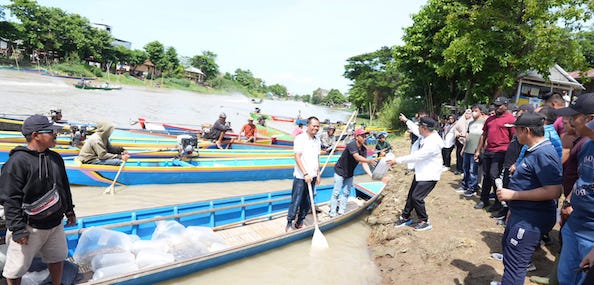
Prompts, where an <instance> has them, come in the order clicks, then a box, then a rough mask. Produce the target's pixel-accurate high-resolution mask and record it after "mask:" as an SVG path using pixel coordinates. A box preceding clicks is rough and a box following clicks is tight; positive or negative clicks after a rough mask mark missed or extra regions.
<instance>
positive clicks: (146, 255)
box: [136, 249, 175, 268]
mask: <svg viewBox="0 0 594 285" xmlns="http://www.w3.org/2000/svg"><path fill="white" fill-rule="evenodd" d="M174 261H175V257H173V254H170V253H164V252H159V251H153V250H151V249H145V250H142V251H140V252H139V253H138V254H136V264H137V265H138V267H140V268H145V267H151V266H157V265H162V264H167V263H172V262H174Z"/></svg>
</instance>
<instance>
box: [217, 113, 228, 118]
mask: <svg viewBox="0 0 594 285" xmlns="http://www.w3.org/2000/svg"><path fill="white" fill-rule="evenodd" d="M219 118H227V115H225V113H220V114H219Z"/></svg>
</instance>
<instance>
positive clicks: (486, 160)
mask: <svg viewBox="0 0 594 285" xmlns="http://www.w3.org/2000/svg"><path fill="white" fill-rule="evenodd" d="M504 159H505V152H485V153H484V155H483V188H482V190H481V201H483V203H485V205H489V193H491V190H492V191H496V190H497V189H495V178H497V177H499V175H500V174H501V170H502V169H503V160H504ZM495 200H497V196H495Z"/></svg>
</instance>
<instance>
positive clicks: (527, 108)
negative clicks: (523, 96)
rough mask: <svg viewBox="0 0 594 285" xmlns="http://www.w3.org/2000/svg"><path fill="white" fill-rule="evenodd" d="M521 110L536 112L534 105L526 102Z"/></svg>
mask: <svg viewBox="0 0 594 285" xmlns="http://www.w3.org/2000/svg"><path fill="white" fill-rule="evenodd" d="M519 110H522V111H525V112H534V105H532V104H529V103H526V104H522V105H521V106H520V108H519Z"/></svg>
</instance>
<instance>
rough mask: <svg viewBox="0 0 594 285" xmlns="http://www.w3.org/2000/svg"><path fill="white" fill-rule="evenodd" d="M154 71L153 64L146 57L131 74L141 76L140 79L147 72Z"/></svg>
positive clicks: (147, 73)
mask: <svg viewBox="0 0 594 285" xmlns="http://www.w3.org/2000/svg"><path fill="white" fill-rule="evenodd" d="M154 73H155V64H154V63H153V62H152V61H151V60H150V59H147V60H145V61H144V63H143V64H141V65H139V66H137V67H136V69H134V74H131V75H132V76H136V77H142V79H144V78H146V77H147V76H148V75H149V74H154Z"/></svg>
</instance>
